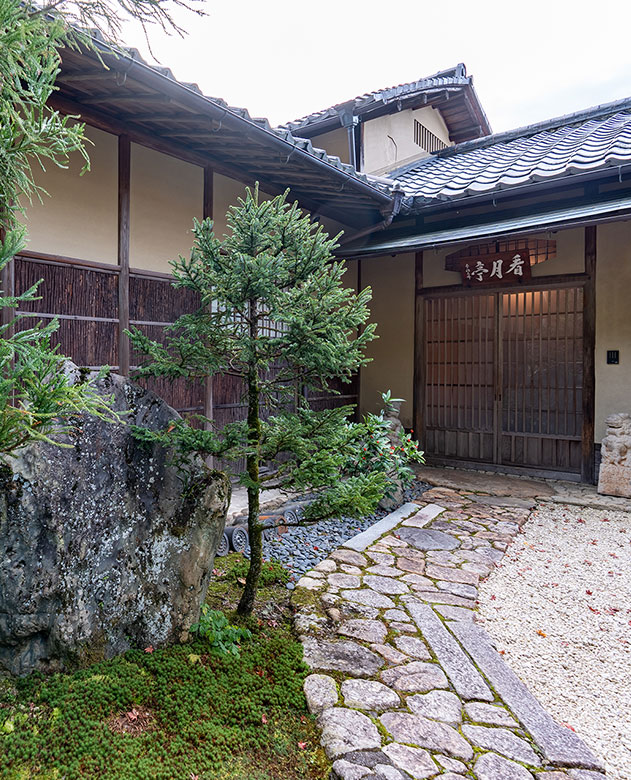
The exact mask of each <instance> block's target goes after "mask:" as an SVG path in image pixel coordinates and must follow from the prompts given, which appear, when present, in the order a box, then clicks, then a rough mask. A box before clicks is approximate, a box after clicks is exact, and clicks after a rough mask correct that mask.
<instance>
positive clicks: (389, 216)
mask: <svg viewBox="0 0 631 780" xmlns="http://www.w3.org/2000/svg"><path fill="white" fill-rule="evenodd" d="M404 197H405V192H404V191H403V190H402V189H401V185H400V184H399V182H395V184H394V187H393V188H392V202H391V204H390V206H389V207H388V206H386V207H385V208H383V209H381V214H382V216H383V217H384V219H383V220H382V221H381V222H377V224H376V225H370V226H369V227H367V228H363V229H362V230H358V231H357V232H356V233H353V234H352V235H350V236H348V237H347V238H345V239H344V240H343V241H342V242H341V243H340V247H342V248H343V247H345V246H346V245H347V244H350V243H352V242H353V241H355V240H356V239H358V238H363V236H367V235H370V234H371V233H379V231H381V230H385V229H386V228H387V227H390V225H391V224H392V220H393V219H394V218H395V217H396V216H397V215H398V214H399V212H400V211H401V203H402V201H403V198H404Z"/></svg>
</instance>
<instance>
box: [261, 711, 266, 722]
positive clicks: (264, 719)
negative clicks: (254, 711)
mask: <svg viewBox="0 0 631 780" xmlns="http://www.w3.org/2000/svg"><path fill="white" fill-rule="evenodd" d="M261 723H267V715H266V714H265V713H263V714H262V715H261Z"/></svg>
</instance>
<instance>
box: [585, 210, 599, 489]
mask: <svg viewBox="0 0 631 780" xmlns="http://www.w3.org/2000/svg"><path fill="white" fill-rule="evenodd" d="M596 238H597V234H596V225H590V226H588V227H586V228H585V275H586V281H585V285H584V287H583V435H582V463H581V481H582V482H587V483H590V484H593V483H594V481H595V476H596V475H595V458H594V420H595V416H596V403H595V396H596V367H595V360H594V352H595V346H596Z"/></svg>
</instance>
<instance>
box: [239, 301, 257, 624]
mask: <svg viewBox="0 0 631 780" xmlns="http://www.w3.org/2000/svg"><path fill="white" fill-rule="evenodd" d="M255 312H256V304H254V303H253V302H251V303H250V337H251V338H252V339H253V340H254V339H256V337H257V334H258V318H257V317H256V313H255ZM260 441H261V419H260V417H259V379H258V373H257V366H256V364H255V363H254V361H253V362H252V364H251V365H250V367H249V370H248V445H249V449H250V454H249V455H248V457H247V472H248V477H249V478H250V485H249V486H248V535H249V537H250V568H249V569H248V576H247V577H246V580H245V587H244V589H243V593H242V595H241V600H240V601H239V606H238V607H237V612H238V613H239V614H240V615H251V614H252V610H253V609H254V599H255V598H256V589H257V587H258V582H259V577H260V576H261V567H262V565H263V528H262V526H261V523H260V520H259V509H260V486H259V459H260V455H259V451H260Z"/></svg>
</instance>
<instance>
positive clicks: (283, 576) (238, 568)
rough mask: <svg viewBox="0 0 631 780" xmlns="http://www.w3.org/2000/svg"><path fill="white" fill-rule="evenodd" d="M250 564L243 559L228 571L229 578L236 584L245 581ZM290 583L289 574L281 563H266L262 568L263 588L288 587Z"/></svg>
mask: <svg viewBox="0 0 631 780" xmlns="http://www.w3.org/2000/svg"><path fill="white" fill-rule="evenodd" d="M248 568H249V563H248V562H247V561H246V560H245V559H244V558H241V559H240V560H238V561H237V562H236V563H235V564H234V565H233V566H231V567H230V569H228V572H227V574H228V576H229V577H231V578H232V579H233V580H234V581H235V582H239V580H244V579H245V578H246V577H247V574H248ZM288 582H289V572H288V571H287V569H286V568H285V567H284V566H283V564H282V563H281V562H280V561H274V560H272V561H265V562H264V563H263V566H262V567H261V577H260V579H259V584H260V585H261V586H263V587H266V586H267V585H286V584H287V583H288Z"/></svg>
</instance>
